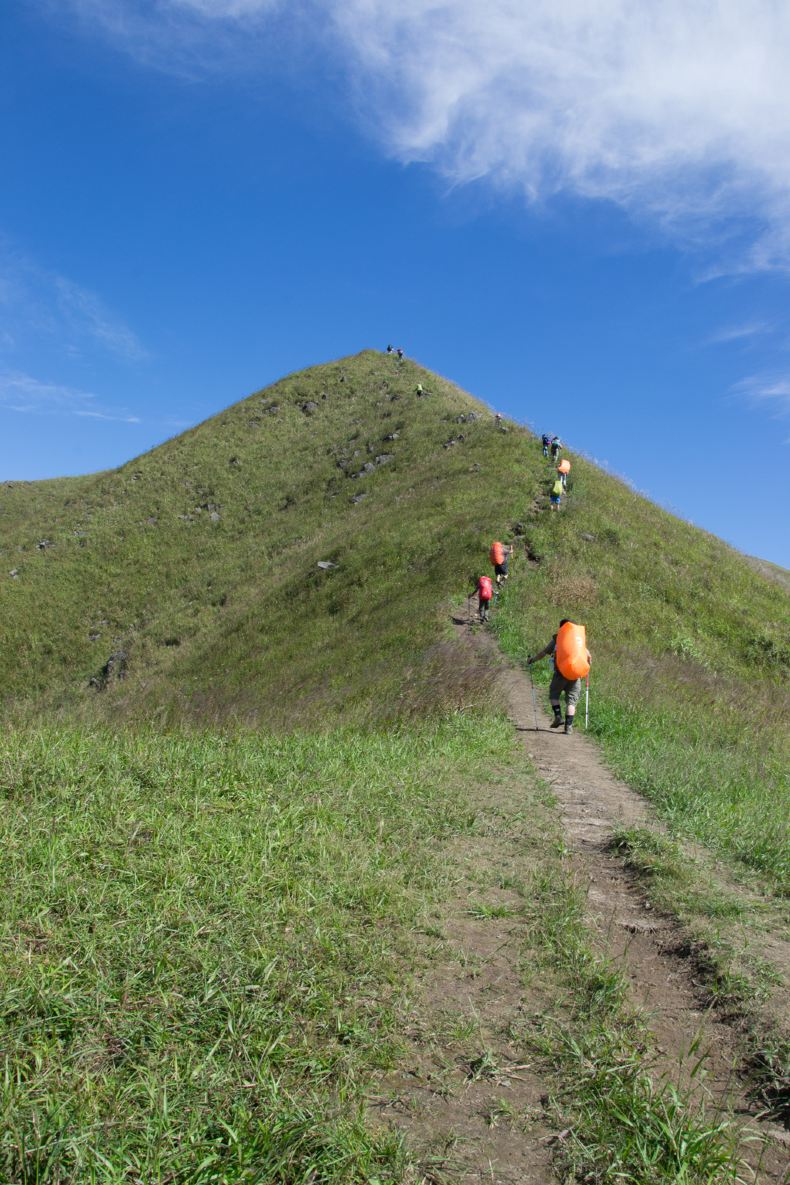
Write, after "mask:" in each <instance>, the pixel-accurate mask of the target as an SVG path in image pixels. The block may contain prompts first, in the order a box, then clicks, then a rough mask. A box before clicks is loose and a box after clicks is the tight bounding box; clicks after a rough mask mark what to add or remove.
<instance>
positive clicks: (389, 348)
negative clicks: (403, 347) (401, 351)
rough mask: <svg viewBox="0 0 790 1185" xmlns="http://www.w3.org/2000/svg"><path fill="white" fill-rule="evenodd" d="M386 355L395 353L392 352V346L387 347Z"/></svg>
mask: <svg viewBox="0 0 790 1185" xmlns="http://www.w3.org/2000/svg"><path fill="white" fill-rule="evenodd" d="M387 353H388V354H394V353H395V351H394V350H393V348H392V346H387Z"/></svg>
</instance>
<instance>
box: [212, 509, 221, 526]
mask: <svg viewBox="0 0 790 1185" xmlns="http://www.w3.org/2000/svg"><path fill="white" fill-rule="evenodd" d="M209 518H210V519H211V521H212V522H213V523H218V522H219V520H220V519H221V518H222V515H221V514H220V512H219V511H218V510H212V511H211V514H210V515H209Z"/></svg>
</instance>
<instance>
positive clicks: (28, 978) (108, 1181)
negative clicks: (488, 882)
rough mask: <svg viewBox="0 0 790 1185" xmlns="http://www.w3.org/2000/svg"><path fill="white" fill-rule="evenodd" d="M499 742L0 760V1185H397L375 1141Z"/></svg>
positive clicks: (42, 748)
mask: <svg viewBox="0 0 790 1185" xmlns="http://www.w3.org/2000/svg"><path fill="white" fill-rule="evenodd" d="M508 740H509V730H508V729H507V727H506V724H505V723H504V721H501V720H500V721H494V720H491V719H489V720H488V721H481V720H478V721H476V722H470V721H466V720H465V719H464V718H463V717H456V718H455V719H454V720H452V721H450V722H448V723H444V724H436V725H432V726H428V725H425V726H414V727H411V728H409V729H408V730H405V731H403V732H401V733H400V734H398V735H386V734H383V733H377V734H373V733H371V732H370V731H368V732H365V733H364V734H360V733H353V732H349V731H346V732H344V733H336V734H334V735H333V736H329V735H327V734H323V735H322V736H315V735H313V736H308V735H304V734H303V735H301V736H298V737H290V738H286V739H273V738H271V737H270V738H268V739H266V738H263V739H261V738H259V737H257V736H254V735H252V734H249V733H247V734H245V735H243V736H240V737H237V738H235V739H233V738H230V737H228V736H218V735H217V734H213V735H207V734H204V733H201V732H199V731H198V730H192V731H191V732H190V733H189V735H185V736H182V737H176V736H174V735H172V734H171V735H169V736H166V735H162V734H161V733H159V732H155V731H148V730H142V731H136V732H124V733H121V734H120V735H119V734H118V733H117V732H112V731H110V730H109V729H105V730H88V729H86V728H80V729H76V730H75V729H70V728H61V729H57V730H56V729H53V728H46V729H43V730H40V731H36V732H27V731H26V732H24V733H15V734H13V735H11V736H4V737H3V738H2V740H0V797H2V799H3V802H4V809H3V812H2V817H1V821H0V833H1V837H2V848H3V853H4V855H3V861H2V870H1V871H0V886H2V893H3V914H2V921H0V1048H1V1049H2V1051H3V1065H4V1074H3V1076H2V1079H0V1180H2V1181H3V1182H9V1183H10V1182H14V1183H18V1185H44V1183H46V1185H92V1183H93V1185H98V1183H101V1185H121V1182H124V1183H128V1182H135V1183H139V1185H153V1183H157V1182H158V1183H162V1185H165V1183H170V1182H176V1181H177V1182H180V1183H181V1185H212V1183H215V1185H241V1183H242V1182H246V1183H247V1185H263V1183H264V1182H265V1183H266V1185H303V1183H307V1182H315V1183H316V1185H330V1183H334V1185H354V1183H359V1185H362V1183H363V1182H364V1183H370V1182H373V1181H378V1182H379V1185H392V1183H393V1182H395V1181H400V1180H402V1170H403V1168H404V1156H403V1152H402V1149H401V1147H400V1143H399V1141H398V1140H397V1139H396V1138H395V1137H393V1136H389V1135H387V1134H385V1133H381V1132H379V1133H378V1134H374V1133H373V1131H372V1129H371V1126H370V1125H366V1123H365V1122H364V1121H363V1114H362V1108H363V1104H364V1094H365V1087H366V1085H367V1084H368V1083H369V1078H370V1075H371V1074H372V1072H373V1071H374V1070H375V1069H376V1068H381V1067H383V1066H388V1065H390V1064H391V1062H392V1059H393V1057H394V1056H395V1053H396V1051H397V1048H398V1039H399V1020H398V1016H397V1007H398V1006H399V1005H400V1004H401V996H400V993H401V990H402V984H403V981H404V973H405V969H406V968H408V967H409V966H410V965H411V964H412V962H413V958H414V950H413V932H414V928H415V926H416V925H417V924H418V923H420V924H423V923H424V917H425V915H426V912H427V910H428V909H429V907H430V904H431V902H433V901H435V900H437V899H438V898H439V897H440V896H441V894H442V892H443V891H444V889H445V882H446V879H447V877H448V876H449V875H450V870H449V868H448V866H447V862H446V857H445V856H444V855H443V854H442V853H443V847H442V843H443V841H444V840H445V839H447V837H450V836H453V835H458V834H464V833H466V832H467V831H468V829H469V828H470V827H471V826H472V825H473V822H474V816H473V814H472V813H470V810H469V807H468V805H467V798H466V794H465V787H466V785H467V784H468V783H469V781H470V780H474V779H476V778H477V779H480V778H482V777H483V776H484V775H485V772H486V771H487V770H488V769H489V768H490V764H491V761H492V759H496V755H497V753H498V752H501V751H502V750H503V749H506V747H507V744H508Z"/></svg>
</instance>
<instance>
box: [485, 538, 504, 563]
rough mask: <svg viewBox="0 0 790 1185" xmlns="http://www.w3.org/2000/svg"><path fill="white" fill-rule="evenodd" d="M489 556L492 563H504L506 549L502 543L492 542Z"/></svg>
mask: <svg viewBox="0 0 790 1185" xmlns="http://www.w3.org/2000/svg"><path fill="white" fill-rule="evenodd" d="M488 558H489V560H490V561H491V563H492V564H504V562H505V549H504V547H503V546H502V544H501V543H492V544H491V550H490V551H489V553H488Z"/></svg>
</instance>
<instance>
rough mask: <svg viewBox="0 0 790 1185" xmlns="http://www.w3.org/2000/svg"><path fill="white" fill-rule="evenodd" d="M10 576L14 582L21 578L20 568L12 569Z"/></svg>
mask: <svg viewBox="0 0 790 1185" xmlns="http://www.w3.org/2000/svg"><path fill="white" fill-rule="evenodd" d="M8 575H9V576H10V577H11V579H12V580H17V579H18V577H19V568H12V569H11V571H10V572H9V573H8Z"/></svg>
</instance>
